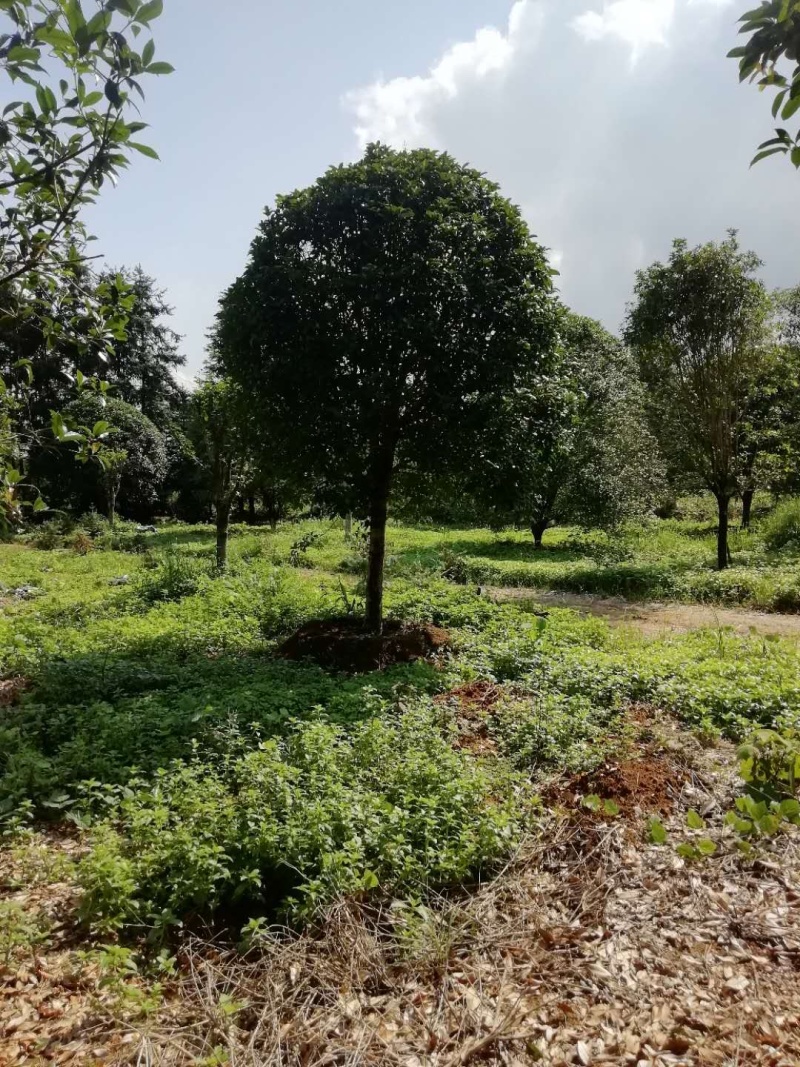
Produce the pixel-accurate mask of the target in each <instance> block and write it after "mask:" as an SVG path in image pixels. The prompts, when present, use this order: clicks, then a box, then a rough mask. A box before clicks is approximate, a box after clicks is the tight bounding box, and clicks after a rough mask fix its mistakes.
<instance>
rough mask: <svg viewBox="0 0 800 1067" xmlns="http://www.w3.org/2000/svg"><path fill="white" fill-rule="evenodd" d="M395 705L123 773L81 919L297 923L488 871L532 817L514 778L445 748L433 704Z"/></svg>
mask: <svg viewBox="0 0 800 1067" xmlns="http://www.w3.org/2000/svg"><path fill="white" fill-rule="evenodd" d="M400 710H401V714H400V715H399V716H397V717H386V718H383V719H381V718H377V717H376V718H373V719H371V720H370V721H368V722H366V723H364V724H363V725H360V726H356V727H353V728H352V729H351V730H350V731H348V732H345V731H344V730H343V729H342V728H341V727H337V726H334V725H331V724H329V723H323V722H310V723H303V724H296V725H295V726H294V727H293V729H291V730H290V731H289V732H288V734H287V736H286V737H285V738H284V739H281V740H278V739H273V740H270V741H265V742H263V743H262V744H261V745H260V746H259V747H258V748H257V749H256V750H254V751H248V752H245V754H244V755H239V754H234V755H232V756H231V757H230V758H225V757H222V758H220V759H218V760H216V761H214V762H213V763H212V762H209V761H208V760H204V759H200V757H199V755H196V756H195V758H194V759H192V760H189V761H188V762H182V763H175V764H173V765H172V766H171V767H169V768H168V769H166V770H163V771H160V772H158V774H157V775H156V777H155V780H154V781H153V782H145V781H141V782H137V783H134V784H133V785H132V786H131V789H130V793H129V795H128V796H126V797H125V798H124V799H122V800H121V801H120V803H119V805H118V807H117V809H116V810H115V811H114V812H113V814H112V815H111V817H110V818H109V819H108V820H106V821H104V822H103V823H102V824H101V825H100V826H99V827H98V828H97V829H96V830H95V832H94V847H93V849H92V852H91V854H90V855H89V856H88V857H87V858H86V859H85V860H84V862H83V863H82V865H81V867H80V871H79V878H80V882H81V884H82V886H83V891H84V896H83V903H82V911H83V914H84V916H85V917H86V918H87V919H88V920H90V921H92V922H93V923H95V924H97V925H100V926H101V927H103V928H106V929H114V928H120V927H123V926H128V925H133V926H139V927H156V928H164V927H165V926H168V925H169V924H170V922H172V921H174V919H175V918H176V917H178V916H183V915H186V914H188V913H196V912H198V911H201V912H205V913H207V914H208V913H221V914H222V915H224V914H225V913H226V912H229V911H230V910H231V909H236V911H237V912H238V913H239V914H241V911H242V909H246V911H247V913H248V914H250V915H252V914H255V913H261V914H264V913H270V912H272V911H273V910H275V909H277V911H278V913H280V914H283V915H287V916H289V917H290V918H293V919H303V918H308V917H310V916H313V915H314V914H316V913H317V912H318V911H319V909H321V908H322V907H323V906H324V905H325V904H326V903H328V902H330V901H331V900H332V899H333V898H334V897H336V896H338V895H340V894H353V893H363V892H366V891H369V890H371V889H376V888H378V887H379V886H380V887H382V888H383V889H385V890H388V891H391V892H394V893H401V892H405V891H411V892H414V893H419V892H421V891H423V890H424V889H425V888H427V887H443V886H448V885H454V884H457V883H460V882H462V881H463V880H464V879H467V878H470V877H472V876H474V875H475V874H476V873H477V872H478V871H480V870H481V869H484V868H487V867H491V866H492V865H493V864H494V863H496V862H498V861H499V860H501V859H502V858H503V857H504V856H506V855H508V853H509V852H510V851H511V850H512V849H513V848H514V847H515V845H516V843H517V842H518V841H519V839H520V835H521V834H522V832H523V830H524V827H525V825H526V822H527V820H528V818H529V817H530V815H531V811H532V804H531V798H530V796H529V793H528V791H527V789H526V788H524V786H523V783H522V780H521V779H517V778H516V777H515V776H514V775H513V774H512V772H511V771H509V770H508V769H507V768H506V767H504V765H503V764H502V761H491V762H490V763H488V764H487V765H485V766H482V765H480V764H479V763H477V762H476V761H475V760H473V759H472V758H470V757H468V756H466V755H464V754H462V753H460V752H458V751H456V750H455V749H454V748H453V747H452V744H451V743H450V738H449V737H448V736H447V734H446V733H443V731H442V728H441V725H440V721H439V716H438V715H437V713H436V712H435V711H434V710H433V709H432V708H431V707H430V706H429V705H424V704H419V703H417V704H416V705H415V706H412V707H408V708H403V709H400Z"/></svg>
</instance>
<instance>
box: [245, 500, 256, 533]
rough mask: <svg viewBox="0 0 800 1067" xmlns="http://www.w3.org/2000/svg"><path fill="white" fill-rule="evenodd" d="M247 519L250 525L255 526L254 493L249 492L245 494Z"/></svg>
mask: <svg viewBox="0 0 800 1067" xmlns="http://www.w3.org/2000/svg"><path fill="white" fill-rule="evenodd" d="M247 521H248V523H249V524H250V526H255V523H256V496H255V493H249V494H248V496H247Z"/></svg>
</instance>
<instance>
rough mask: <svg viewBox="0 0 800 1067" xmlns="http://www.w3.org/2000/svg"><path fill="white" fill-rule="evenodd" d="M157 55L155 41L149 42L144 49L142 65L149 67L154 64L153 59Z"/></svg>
mask: <svg viewBox="0 0 800 1067" xmlns="http://www.w3.org/2000/svg"><path fill="white" fill-rule="evenodd" d="M155 54H156V45H155V41H148V42H147V44H146V45H145V46H144V48H143V49H142V65H143V66H145V67H148V66H149V65H150V64H151V63H152V62H153V57H154V56H155Z"/></svg>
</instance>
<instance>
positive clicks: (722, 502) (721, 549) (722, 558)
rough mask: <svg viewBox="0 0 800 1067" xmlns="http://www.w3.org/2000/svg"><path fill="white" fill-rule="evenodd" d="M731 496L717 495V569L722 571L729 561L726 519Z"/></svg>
mask: <svg viewBox="0 0 800 1067" xmlns="http://www.w3.org/2000/svg"><path fill="white" fill-rule="evenodd" d="M730 503H731V498H730V497H729V496H724V495H722V494H720V495H718V496H717V508H718V511H719V528H718V530H717V569H718V570H721V571H724V570H725V568H726V567H727V566H728V563H729V562H730V552H729V551H728V519H729V512H730Z"/></svg>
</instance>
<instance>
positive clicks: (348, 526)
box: [344, 511, 353, 541]
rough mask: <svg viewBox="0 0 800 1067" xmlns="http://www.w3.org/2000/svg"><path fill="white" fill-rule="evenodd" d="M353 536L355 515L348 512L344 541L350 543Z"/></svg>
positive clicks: (345, 520)
mask: <svg viewBox="0 0 800 1067" xmlns="http://www.w3.org/2000/svg"><path fill="white" fill-rule="evenodd" d="M352 536H353V513H352V511H348V513H347V514H346V515H345V517H344V539H345V541H349V540H350V538H351V537H352Z"/></svg>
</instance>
